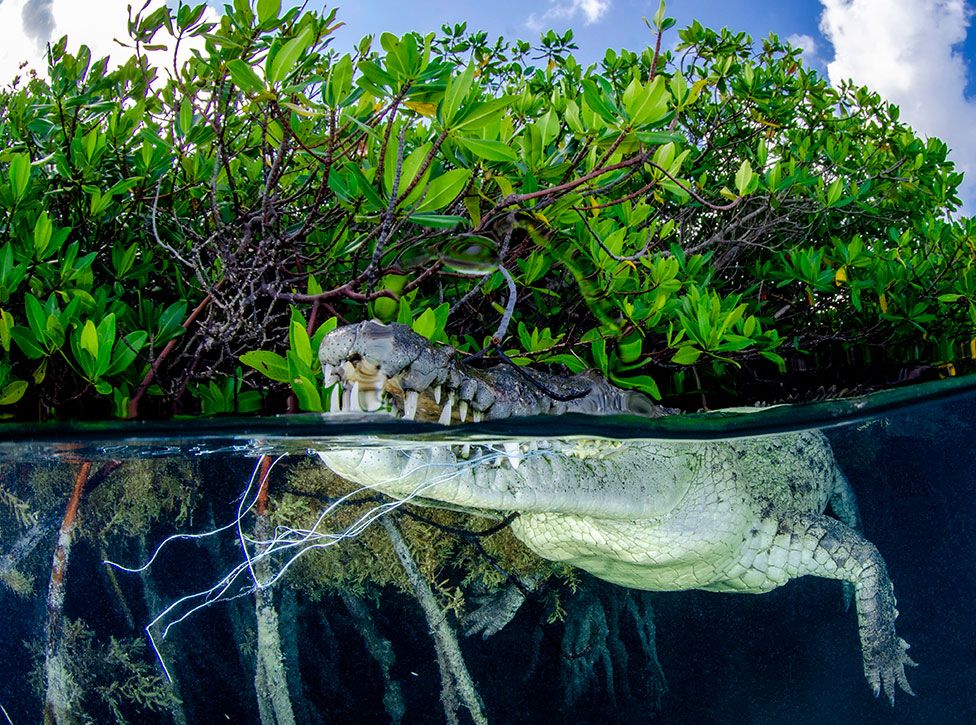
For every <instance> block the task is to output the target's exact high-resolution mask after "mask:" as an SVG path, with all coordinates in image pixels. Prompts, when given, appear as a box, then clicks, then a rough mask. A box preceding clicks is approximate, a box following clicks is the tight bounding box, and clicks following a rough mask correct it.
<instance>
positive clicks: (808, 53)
mask: <svg viewBox="0 0 976 725" xmlns="http://www.w3.org/2000/svg"><path fill="white" fill-rule="evenodd" d="M786 42H787V43H789V44H790V45H792V46H794V47H796V48H799V49H800V50H802V51H803V56H804V58H805V60H806V61H807V62H808V63H809V62H811V61H813V60H814V59H815V58H816V57H817V41H815V40H814V39H813V37H812V36H810V35H806V34H800V33H793V34H792V35H788V36H787V37H786Z"/></svg>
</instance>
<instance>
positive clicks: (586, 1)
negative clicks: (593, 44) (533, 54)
mask: <svg viewBox="0 0 976 725" xmlns="http://www.w3.org/2000/svg"><path fill="white" fill-rule="evenodd" d="M610 3H611V0H549V7H548V8H547V9H546V11H545V12H544V13H542V14H541V15H537V14H536V13H532V14H531V15H530V16H529V17H528V19H527V20H526V21H525V25H526V27H528V28H529V30H532V31H533V32H539V31H541V30H548V29H549V26H550V25H552V23H553V22H554V21H556V20H573V19H575V18H576V16H577V15H582V16H583V22H585V23H586V24H587V25H590V24H592V23H595V22H596V21H598V20H599V19H600V18H602V17H603V16H604V14H605V13H606V12H607V10H609V9H610Z"/></svg>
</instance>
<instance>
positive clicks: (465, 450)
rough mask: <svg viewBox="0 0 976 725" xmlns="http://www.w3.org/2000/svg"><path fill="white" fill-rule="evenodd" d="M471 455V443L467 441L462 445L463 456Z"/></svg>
mask: <svg viewBox="0 0 976 725" xmlns="http://www.w3.org/2000/svg"><path fill="white" fill-rule="evenodd" d="M470 455H471V444H470V443H465V444H464V445H463V446H461V458H468V457H469V456H470Z"/></svg>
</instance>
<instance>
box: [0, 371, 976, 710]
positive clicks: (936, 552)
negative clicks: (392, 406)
mask: <svg viewBox="0 0 976 725" xmlns="http://www.w3.org/2000/svg"><path fill="white" fill-rule="evenodd" d="M974 388H976V381H974V380H973V379H971V378H964V379H958V380H950V381H945V382H942V383H936V384H927V385H921V386H915V387H912V388H904V389H899V390H895V391H889V392H886V393H883V394H878V395H875V396H869V397H866V398H860V399H853V400H847V401H833V402H828V403H821V404H817V405H813V406H783V407H779V408H775V409H771V410H767V411H763V412H760V413H750V414H739V415H736V414H728V415H720V416H716V415H714V414H713V415H708V416H681V417H673V418H666V419H660V420H652V421H648V420H640V419H635V418H588V417H582V416H564V417H560V418H555V417H549V418H537V419H524V420H512V421H499V422H494V423H482V424H478V425H476V426H466V427H464V428H461V429H459V428H456V427H455V428H450V429H444V428H441V427H439V426H436V425H429V424H421V423H410V422H403V421H396V420H392V419H378V418H375V417H373V418H357V417H354V416H348V415H339V416H332V417H330V418H328V419H323V418H322V417H320V416H292V417H287V418H277V419H258V420H255V419H250V420H243V421H241V420H226V419H221V420H211V421H197V420H193V421H175V422H160V423H151V424H128V425H122V424H74V425H62V426H23V427H11V426H8V427H6V428H4V429H2V431H0V465H2V469H0V606H2V607H3V611H4V613H5V616H4V617H3V618H2V620H0V651H2V652H3V653H4V656H3V658H2V659H0V673H2V675H3V677H0V706H2V708H3V710H2V712H0V722H4V719H3V717H4V713H5V714H6V717H7V718H8V719H9V721H11V722H16V723H21V722H36V721H38V720H39V719H40V716H41V713H42V709H43V707H44V701H45V689H46V688H45V684H44V672H45V666H46V664H45V663H47V665H48V666H49V665H50V660H51V655H50V652H49V635H48V632H49V631H50V629H51V627H52V624H51V622H52V617H53V618H54V620H55V621H56V623H57V622H60V625H58V626H59V627H60V629H57V631H58V632H59V637H58V643H59V649H58V651H59V656H60V657H61V658H62V660H61V661H64V662H66V663H67V665H66V667H67V668H68V670H69V680H70V682H71V683H72V684H73V686H74V687H75V688H76V689H75V690H74V691H73V692H72V693H71V702H72V703H73V704H72V708H73V717H75V718H76V719H77V720H78V721H82V722H83V721H92V722H113V721H121V720H122V719H125V720H127V721H130V722H174V721H175V722H194V723H195V722H213V721H216V720H217V719H218V718H219V719H221V720H223V719H229V720H230V721H233V722H259V721H260V708H259V705H258V696H257V694H256V689H255V674H256V669H255V668H256V666H257V665H256V653H257V651H258V650H259V644H258V636H257V634H256V625H255V621H256V620H255V607H256V595H255V593H254V587H253V582H254V581H255V577H256V578H257V580H259V581H262V582H267V581H272V580H273V581H275V584H274V586H273V587H271V588H270V589H268V590H265V591H270V592H271V599H270V601H271V603H272V606H273V607H274V609H275V611H276V613H277V616H278V622H279V627H278V630H279V635H280V650H281V657H282V658H283V662H284V666H285V677H286V679H287V689H288V693H287V696H288V698H289V700H290V704H291V707H292V709H293V712H294V716H295V719H296V721H297V722H309V723H315V722H345V721H357V722H390V721H401V722H431V721H438V720H440V721H444V719H445V718H444V708H443V706H442V704H441V696H442V672H441V669H440V668H439V667H438V663H437V655H436V653H435V648H434V645H433V643H432V639H431V637H430V634H429V624H428V622H427V620H426V619H425V617H424V615H423V613H422V611H421V608H420V606H419V604H418V601H417V598H416V594H415V592H413V591H412V590H411V589H410V586H409V584H408V582H407V581H406V579H405V577H404V574H403V570H402V567H401V565H400V563H399V562H398V560H397V559H396V557H395V556H394V555H393V551H392V549H391V547H390V542H389V538H388V536H387V534H386V533H385V530H384V528H383V527H382V525H381V523H382V521H381V517H382V516H391V517H393V518H394V519H395V521H396V525H397V526H398V527H399V529H400V530H401V531H402V533H403V536H404V538H405V539H406V540H407V542H408V543H409V544H410V546H411V548H412V551H413V555H414V557H415V559H416V562H417V564H418V565H419V567H420V570H421V572H422V573H423V574H424V575H425V576H426V578H427V579H428V581H429V582H430V583H431V586H432V588H433V591H434V593H435V596H436V599H437V601H438V603H439V605H440V606H441V607H443V608H445V609H447V610H448V615H447V619H448V621H449V623H450V624H451V627H452V628H453V629H454V630H455V631H457V632H458V637H459V639H460V643H461V650H462V652H463V657H464V661H465V664H466V667H467V669H468V671H469V672H470V675H471V678H472V681H473V683H474V685H475V687H476V688H477V691H478V693H479V694H480V697H481V699H482V701H483V704H484V711H485V712H486V713H487V716H488V718H489V719H490V721H492V722H536V721H542V720H552V718H553V717H554V716H555V717H558V718H559V719H567V720H568V719H573V720H574V721H582V722H605V721H606V720H607V719H608V718H613V719H614V720H615V721H618V722H647V721H657V722H674V723H689V722H693V723H699V722H700V723H712V722H714V723H722V722H730V721H735V722H755V723H770V722H774V723H775V722H790V723H823V722H906V723H908V722H911V723H919V722H933V723H934V722H940V723H953V722H959V723H965V722H976V689H974V687H973V683H974V681H976V625H974V616H973V615H974V609H976V576H974V574H976V571H974V569H976V552H974V550H973V546H972V541H973V539H974V534H976V503H974V501H976V442H974V441H976V392H974ZM805 429H820V430H823V431H824V433H825V434H826V435H827V437H828V438H829V440H830V442H831V445H832V447H833V450H834V454H835V456H836V458H837V460H838V462H839V464H840V465H841V467H842V468H843V470H844V471H845V473H846V475H847V477H848V478H849V479H850V481H851V483H852V485H853V487H854V489H855V491H856V494H857V496H858V500H859V504H860V510H861V515H862V517H863V520H864V529H865V535H866V537H867V538H868V539H869V540H870V541H872V542H873V543H874V544H875V545H876V546H877V547H878V548H879V550H880V551H881V553H882V555H883V556H884V558H885V561H886V562H887V566H888V571H889V573H890V575H891V578H892V580H893V582H894V585H895V593H896V596H897V598H898V609H899V611H900V612H901V616H900V617H899V619H898V631H899V634H900V636H902V637H903V638H904V639H905V640H907V641H908V642H910V643H911V645H912V649H911V655H912V656H913V658H914V659H915V660H916V661H917V662H918V663H919V667H918V668H915V669H913V670H911V671H910V672H909V678H910V680H911V683H912V686H913V688H914V689H915V691H916V693H917V697H915V698H912V697H909V696H906V695H904V693H898V697H897V701H896V705H895V707H894V709H892V708H890V707H889V706H888V704H887V703H886V702H885V701H884V700H881V701H879V700H876V699H875V698H874V697H873V696H872V695H871V692H870V689H869V687H868V685H867V684H866V682H865V680H864V677H863V674H862V672H861V656H860V647H859V643H858V639H857V627H856V618H855V616H854V612H853V611H849V612H845V611H844V606H843V597H842V593H841V587H840V584H839V583H837V582H834V581H828V580H823V579H816V578H811V577H805V578H801V579H798V580H795V581H793V582H790V583H789V584H787V585H786V586H784V587H782V588H780V589H777V590H775V591H773V592H771V593H768V594H763V595H748V594H715V593H707V592H696V591H690V592H637V591H633V590H627V589H623V588H621V587H617V586H613V585H610V584H607V583H604V582H601V581H599V580H597V579H595V578H593V577H590V576H589V575H586V574H584V573H582V572H577V571H568V570H561V569H559V568H558V567H555V566H553V565H550V564H547V563H546V562H543V561H541V560H538V559H537V558H535V557H534V556H533V555H532V554H531V553H530V552H528V551H527V550H525V549H524V547H522V546H521V545H520V544H519V543H518V542H517V541H515V540H514V539H513V538H512V537H511V536H510V535H509V534H508V533H507V532H506V531H505V530H504V529H503V528H501V527H498V526H495V524H496V523H497V519H492V518H487V519H486V518H478V517H471V516H468V515H466V514H463V513H460V512H456V511H452V510H444V509H431V508H428V507H423V506H417V505H410V506H396V505H393V504H392V502H391V501H390V500H389V499H385V498H384V497H382V496H380V495H378V494H376V493H375V492H369V491H366V492H359V493H355V487H351V486H348V485H346V484H343V483H342V482H339V481H336V480H335V479H334V477H331V476H330V475H329V474H328V472H327V471H325V469H324V467H323V466H322V465H321V463H320V462H319V461H318V457H317V456H314V455H310V453H309V452H310V451H311V452H314V451H317V450H323V449H328V448H330V447H360V446H389V445H395V446H398V447H421V448H422V447H425V446H432V445H453V446H458V445H463V444H467V445H468V446H469V447H470V449H471V450H472V451H473V454H472V455H475V456H477V455H482V454H483V453H484V452H486V451H487V452H491V451H495V452H496V454H497V455H498V456H501V455H502V454H503V452H504V451H505V448H504V443H506V442H516V443H521V444H523V445H524V444H525V443H526V442H530V441H535V442H538V441H540V440H548V441H557V440H569V439H572V440H589V439H601V440H610V441H627V440H634V439H678V440H715V439H734V438H743V437H750V436H758V435H773V434H776V433H782V432H784V431H792V430H805ZM265 456H267V457H268V458H267V461H268V462H269V463H271V462H274V467H273V468H272V469H271V471H270V474H269V476H268V482H269V483H268V499H267V503H266V504H258V498H259V496H258V485H257V484H258V482H259V478H260V473H261V471H260V466H259V463H260V461H261V460H262V458H263V457H265ZM86 462H87V463H90V464H91V466H90V470H89V471H88V477H87V481H86V483H85V485H84V486H83V487H82V490H81V495H80V501H79V504H78V507H77V515H76V518H75V520H74V523H75V528H74V529H73V530H72V532H71V537H70V538H71V542H70V543H71V546H70V550H69V553H70V556H69V557H68V558H67V560H66V564H65V567H64V571H63V576H64V595H65V596H64V606H63V610H62V612H61V613H60V614H58V613H55V614H54V615H52V612H51V610H50V607H49V606H48V604H49V603H48V599H49V596H48V595H49V591H50V590H51V579H52V558H53V557H54V555H55V547H56V545H57V543H58V531H59V528H61V527H62V525H63V521H64V517H65V512H66V509H67V508H68V507H69V499H70V496H71V493H72V491H73V489H75V486H76V483H77V481H78V473H79V471H80V470H81V469H82V466H83V465H85V463H86ZM86 470H87V469H86ZM259 506H260V507H263V506H266V508H264V509H263V511H264V516H265V521H266V522H267V523H268V524H269V525H270V526H271V527H272V532H273V533H272V534H270V537H271V538H274V537H275V536H277V537H278V538H277V539H275V540H277V541H279V543H281V544H282V548H281V549H280V551H279V553H278V554H277V555H276V556H274V557H269V559H268V560H266V563H267V566H266V568H264V569H261V570H260V571H257V572H253V571H250V570H249V563H248V559H247V558H246V557H245V556H244V552H245V549H244V548H242V546H246V547H249V548H247V552H248V555H249V556H254V554H255V552H257V551H259V545H260V544H259V542H262V541H265V542H266V541H268V540H269V534H268V533H267V532H264V535H262V532H261V531H260V530H259V529H257V528H256V527H259V526H260V525H262V524H261V523H260V522H259V518H260V517H259V516H258V515H257V514H258V508H259ZM391 511H392V513H390V512H391ZM323 512H329V513H328V515H326V516H323V515H322V514H323ZM273 527H278V528H277V529H274V528H273ZM496 528H497V529H500V530H499V531H498V532H497V533H493V534H491V535H489V536H484V537H475V536H471V535H469V534H465V532H470V531H481V532H485V531H492V530H493V529H496ZM210 532H212V533H211V535H206V536H203V534H208V533H210ZM173 535H183V536H184V538H178V539H170V538H169V537H172V536H173ZM242 541H243V542H244V543H243V545H242ZM163 542H167V543H166V544H165V545H164V546H162V547H161V548H160V545H161V544H162V543H163ZM154 553H155V554H156V556H155V558H152V557H153V555H154ZM151 558H152V563H151V565H150V566H148V567H147V568H145V569H142V570H141V571H139V572H128V571H125V570H123V569H119V568H114V567H111V566H108V565H106V564H105V563H104V562H105V561H106V560H109V561H113V562H116V563H118V564H120V565H123V566H126V567H129V568H132V569H136V568H140V567H141V565H143V564H145V563H146V562H147V561H149V560H150V559H151ZM235 571H236V572H237V574H238V575H239V576H237V577H236V578H234V579H233V580H230V579H228V578H227V577H228V576H229V574H231V573H233V572H235ZM509 576H519V577H521V578H522V579H523V580H527V579H531V580H533V581H545V582H546V583H545V584H543V585H541V586H539V588H538V589H537V590H535V591H533V592H532V593H531V594H530V595H529V596H528V599H527V601H526V602H525V604H524V605H523V606H522V607H521V609H520V610H519V611H518V613H517V614H516V615H515V617H514V619H513V620H512V621H511V622H510V623H509V624H508V625H507V626H506V627H505V628H504V629H502V630H501V631H500V632H499V633H498V634H495V635H494V636H492V637H489V638H487V639H484V638H482V637H480V636H477V635H476V636H472V637H464V636H463V634H461V633H460V629H461V626H460V625H459V624H458V618H457V615H460V614H463V613H464V612H465V611H470V609H472V608H474V607H475V606H476V603H477V601H478V597H479V596H481V595H483V594H485V593H486V592H488V591H490V590H492V589H493V588H497V587H499V586H501V585H503V584H504V583H505V581H506V578H507V577H509ZM222 582H224V583H226V586H217V587H216V588H215V586H216V585H220V584H221V583H222ZM196 595H202V596H196ZM161 615H162V616H161ZM184 615H186V617H185V619H182V620H181V618H182V617H184ZM178 620H181V621H178ZM150 623H154V624H153V625H152V626H151V627H150V630H149V631H150V634H152V635H153V639H152V640H151V641H150V639H149V638H148V637H147V634H146V631H145V628H146V627H147V625H149V624H150ZM170 624H173V626H172V627H171V628H169V629H168V631H166V636H165V637H163V636H162V635H163V631H164V630H165V629H166V627H167V626H168V625H170ZM154 646H155V649H154ZM164 666H165V668H166V670H165V671H164ZM166 673H168V674H169V675H170V677H171V682H170V681H168V680H167V679H166V676H165V675H166ZM732 713H735V715H734V716H732V715H731V714H732ZM265 715H267V713H265ZM466 717H467V713H466V711H464V710H463V708H462V710H461V721H462V722H464V721H466V720H465V718H466ZM730 717H732V720H730Z"/></svg>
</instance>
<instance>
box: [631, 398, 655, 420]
mask: <svg viewBox="0 0 976 725" xmlns="http://www.w3.org/2000/svg"><path fill="white" fill-rule="evenodd" d="M627 411H628V412H630V413H634V414H635V415H657V406H655V405H654V403H652V402H651V399H650V398H648V397H647V396H646V395H644V394H643V393H634V392H631V393H628V394H627Z"/></svg>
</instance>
